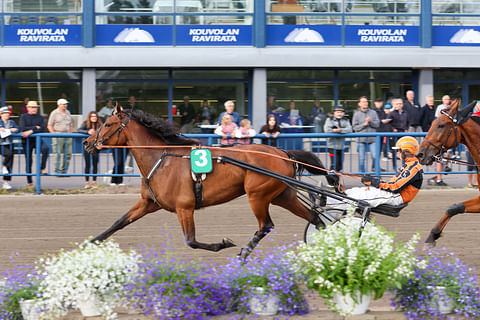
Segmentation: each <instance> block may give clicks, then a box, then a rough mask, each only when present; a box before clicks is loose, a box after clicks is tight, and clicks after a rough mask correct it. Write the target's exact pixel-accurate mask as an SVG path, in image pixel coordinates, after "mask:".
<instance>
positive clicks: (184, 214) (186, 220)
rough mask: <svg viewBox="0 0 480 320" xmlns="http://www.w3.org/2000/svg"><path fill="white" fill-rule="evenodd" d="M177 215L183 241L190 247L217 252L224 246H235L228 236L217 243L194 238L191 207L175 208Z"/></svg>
mask: <svg viewBox="0 0 480 320" xmlns="http://www.w3.org/2000/svg"><path fill="white" fill-rule="evenodd" d="M177 217H178V220H179V222H180V225H181V226H182V230H183V234H184V236H185V241H186V242H187V245H188V246H189V247H190V248H192V249H203V250H208V251H215V252H217V251H220V250H222V249H225V248H230V247H235V243H234V242H233V241H232V240H230V239H228V238H223V240H222V242H218V243H203V242H199V241H197V240H196V239H195V222H194V219H193V209H181V208H180V209H179V208H177Z"/></svg>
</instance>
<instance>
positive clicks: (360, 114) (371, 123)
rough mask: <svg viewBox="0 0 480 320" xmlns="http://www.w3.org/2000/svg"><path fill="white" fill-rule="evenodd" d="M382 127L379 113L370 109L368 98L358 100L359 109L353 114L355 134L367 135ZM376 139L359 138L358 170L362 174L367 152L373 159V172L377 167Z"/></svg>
mask: <svg viewBox="0 0 480 320" xmlns="http://www.w3.org/2000/svg"><path fill="white" fill-rule="evenodd" d="M379 126H380V120H378V116H377V113H376V112H375V111H374V110H372V109H369V108H368V98H367V97H366V96H361V97H360V98H358V109H357V110H356V111H355V113H354V114H353V119H352V128H353V131H355V132H360V133H367V132H376V131H377V128H378V127H379ZM375 140H376V138H375V137H361V138H358V169H359V171H360V172H362V173H363V172H365V159H366V154H367V150H369V151H370V157H371V158H372V170H374V166H375V153H376V144H375Z"/></svg>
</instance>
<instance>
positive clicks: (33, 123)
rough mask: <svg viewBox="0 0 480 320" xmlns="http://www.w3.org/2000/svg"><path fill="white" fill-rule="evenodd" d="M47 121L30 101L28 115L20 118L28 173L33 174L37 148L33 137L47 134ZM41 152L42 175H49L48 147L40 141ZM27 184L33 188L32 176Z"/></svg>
mask: <svg viewBox="0 0 480 320" xmlns="http://www.w3.org/2000/svg"><path fill="white" fill-rule="evenodd" d="M45 129H46V126H45V120H44V119H43V117H42V116H41V115H40V114H38V104H37V102H36V101H29V102H28V104H27V113H24V114H22V115H21V117H20V131H21V132H22V137H23V139H22V144H23V152H24V154H25V167H26V168H25V169H26V172H27V173H32V155H33V148H35V138H32V137H31V135H32V134H34V133H42V132H45ZM40 152H41V154H42V159H41V162H40V168H41V173H42V174H47V170H46V167H47V160H48V152H49V151H48V146H47V144H46V143H45V142H44V141H43V139H40ZM27 183H28V186H29V187H32V186H33V184H32V176H27Z"/></svg>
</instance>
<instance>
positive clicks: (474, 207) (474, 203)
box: [425, 196, 480, 245]
mask: <svg viewBox="0 0 480 320" xmlns="http://www.w3.org/2000/svg"><path fill="white" fill-rule="evenodd" d="M465 212H468V213H479V212H480V196H479V197H477V198H473V199H470V200H467V201H464V202H461V203H456V204H453V205H451V206H450V207H448V209H447V211H446V212H445V213H444V214H443V216H442V218H440V221H438V222H437V224H436V225H435V226H434V227H433V229H432V230H431V231H430V234H429V235H428V238H427V240H426V241H425V242H426V243H429V244H431V245H435V243H436V240H437V239H438V238H440V236H441V234H442V231H443V229H445V227H446V226H447V224H448V222H449V221H450V219H452V217H453V216H455V215H457V214H459V213H465Z"/></svg>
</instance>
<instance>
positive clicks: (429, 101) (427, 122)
mask: <svg viewBox="0 0 480 320" xmlns="http://www.w3.org/2000/svg"><path fill="white" fill-rule="evenodd" d="M425 102H426V103H425V105H424V106H423V107H422V113H421V117H420V118H421V123H422V130H423V131H424V132H427V131H428V129H430V126H431V125H432V122H433V120H435V101H434V99H433V96H427V97H426V98H425Z"/></svg>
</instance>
